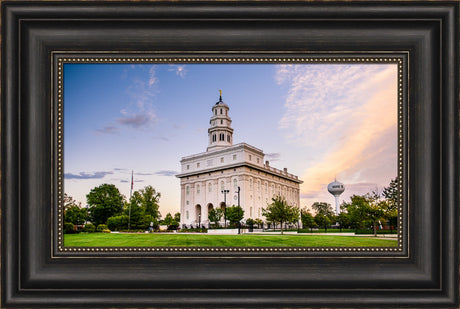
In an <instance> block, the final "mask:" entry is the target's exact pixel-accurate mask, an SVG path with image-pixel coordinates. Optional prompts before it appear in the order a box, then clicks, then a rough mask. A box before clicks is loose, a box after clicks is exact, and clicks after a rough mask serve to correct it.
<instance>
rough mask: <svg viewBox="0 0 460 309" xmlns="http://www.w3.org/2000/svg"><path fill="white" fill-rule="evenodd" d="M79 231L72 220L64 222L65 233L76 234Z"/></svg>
mask: <svg viewBox="0 0 460 309" xmlns="http://www.w3.org/2000/svg"><path fill="white" fill-rule="evenodd" d="M75 233H78V232H77V231H75V226H74V225H73V224H72V223H70V222H65V223H64V234H75Z"/></svg>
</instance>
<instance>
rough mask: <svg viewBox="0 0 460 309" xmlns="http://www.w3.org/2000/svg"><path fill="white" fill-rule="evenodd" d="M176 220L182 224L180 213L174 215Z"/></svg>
mask: <svg viewBox="0 0 460 309" xmlns="http://www.w3.org/2000/svg"><path fill="white" fill-rule="evenodd" d="M174 220H176V222H180V212H176V213H175V214H174Z"/></svg>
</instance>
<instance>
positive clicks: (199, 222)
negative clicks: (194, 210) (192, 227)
mask: <svg viewBox="0 0 460 309" xmlns="http://www.w3.org/2000/svg"><path fill="white" fill-rule="evenodd" d="M198 228H199V229H201V214H200V215H198Z"/></svg>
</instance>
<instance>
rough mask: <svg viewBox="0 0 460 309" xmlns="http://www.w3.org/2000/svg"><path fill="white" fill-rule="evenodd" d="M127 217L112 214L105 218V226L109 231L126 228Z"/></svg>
mask: <svg viewBox="0 0 460 309" xmlns="http://www.w3.org/2000/svg"><path fill="white" fill-rule="evenodd" d="M128 221H129V217H128V216H127V215H122V216H113V217H110V218H109V219H107V227H108V229H110V230H111V231H120V230H127V229H128Z"/></svg>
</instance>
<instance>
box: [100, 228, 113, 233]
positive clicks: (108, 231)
mask: <svg viewBox="0 0 460 309" xmlns="http://www.w3.org/2000/svg"><path fill="white" fill-rule="evenodd" d="M102 233H112V232H111V231H110V230H109V229H104V230H102Z"/></svg>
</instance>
